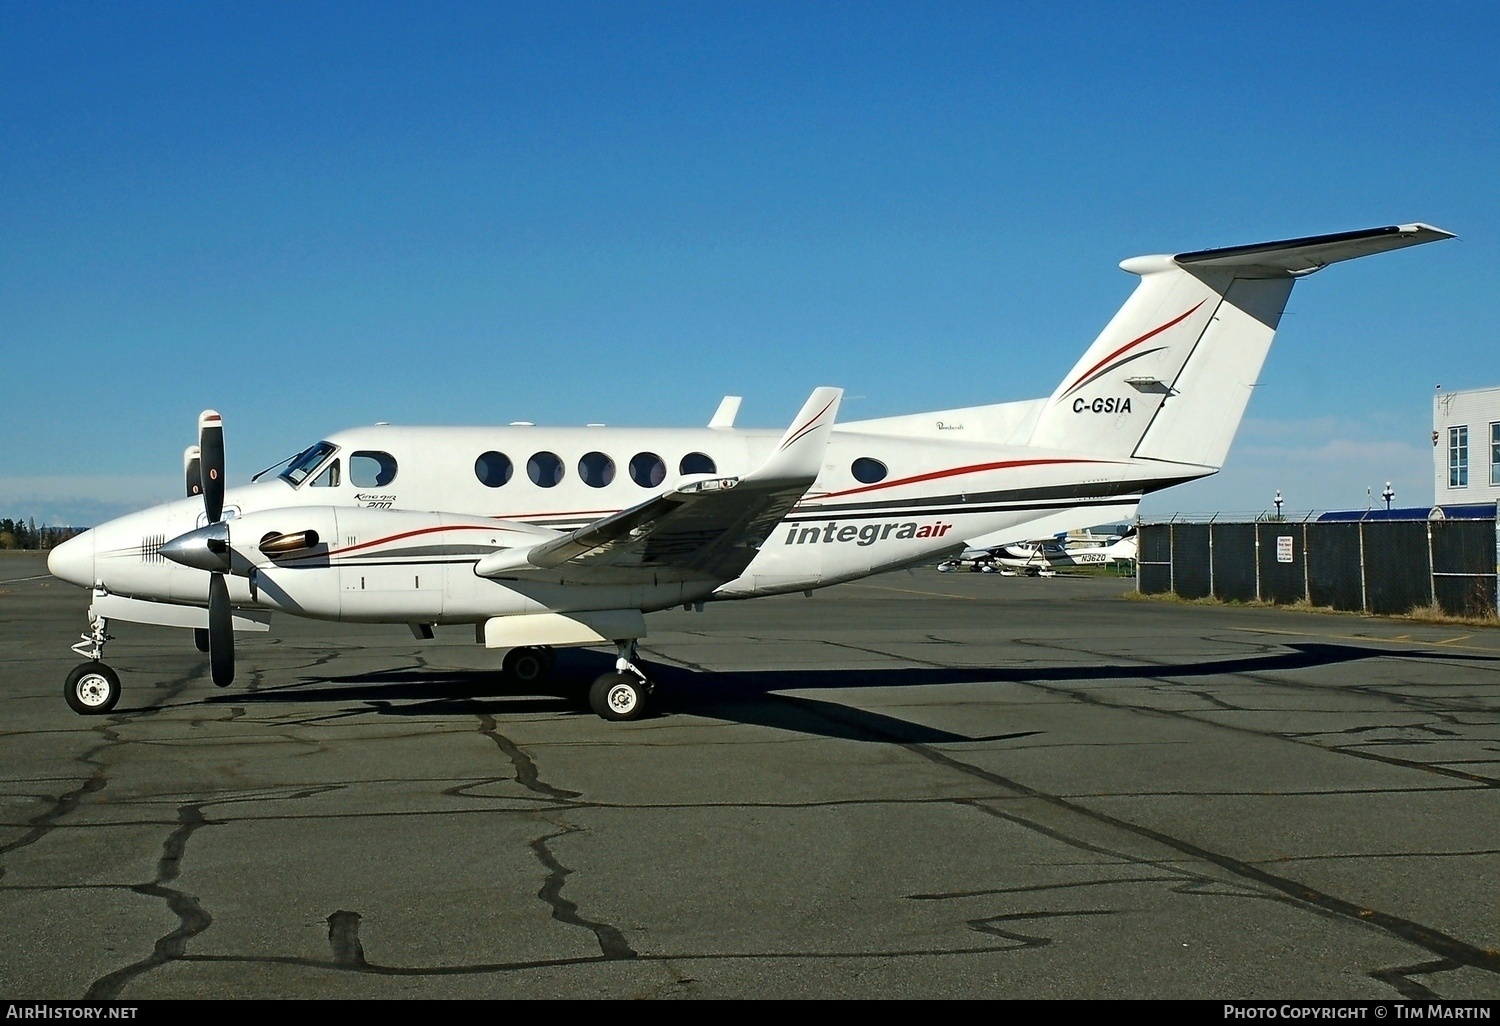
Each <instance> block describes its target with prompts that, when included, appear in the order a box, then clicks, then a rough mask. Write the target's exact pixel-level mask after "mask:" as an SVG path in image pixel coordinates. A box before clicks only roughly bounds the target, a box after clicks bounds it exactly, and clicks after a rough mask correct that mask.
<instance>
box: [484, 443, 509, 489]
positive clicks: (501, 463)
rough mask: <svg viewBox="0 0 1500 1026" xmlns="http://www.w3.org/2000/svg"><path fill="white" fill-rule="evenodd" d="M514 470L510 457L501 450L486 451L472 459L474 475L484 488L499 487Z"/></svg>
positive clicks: (507, 479)
mask: <svg viewBox="0 0 1500 1026" xmlns="http://www.w3.org/2000/svg"><path fill="white" fill-rule="evenodd" d="M514 471H515V467H513V466H512V465H511V462H510V457H509V456H507V455H505V453H503V452H487V453H485V454H484V455H483V456H480V457H479V459H477V460H475V461H474V476H475V477H477V478H479V483H480V484H482V485H484V486H485V487H486V488H499V487H500V486H501V485H503V484H505V483H506V482H507V481H509V480H510V476H511V474H512V473H513V472H514Z"/></svg>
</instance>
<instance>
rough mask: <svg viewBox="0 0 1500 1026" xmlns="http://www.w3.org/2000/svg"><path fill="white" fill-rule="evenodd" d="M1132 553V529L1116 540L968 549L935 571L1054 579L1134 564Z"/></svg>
mask: <svg viewBox="0 0 1500 1026" xmlns="http://www.w3.org/2000/svg"><path fill="white" fill-rule="evenodd" d="M1136 549H1137V543H1136V536H1135V529H1134V528H1131V529H1130V530H1129V531H1127V532H1126V533H1124V534H1122V535H1120V536H1119V537H1116V538H1101V539H1098V540H1089V539H1086V538H1085V539H1077V538H1069V537H1068V536H1067V535H1062V536H1060V537H1057V538H1043V539H1040V540H1037V541H1024V542H1012V543H1010V544H1009V545H996V546H993V547H990V548H977V547H974V546H972V545H971V546H970V547H969V548H966V549H964V550H963V551H962V552H961V553H959V554H958V555H957V556H953V557H952V558H950V559H946V560H944V561H943V562H941V563H939V564H938V569H939V570H940V571H942V572H944V573H951V572H952V571H954V570H973V571H977V572H979V573H987V574H993V573H999V574H1004V575H1006V576H1007V577H1014V576H1016V574H1018V573H1024V574H1027V575H1028V576H1033V577H1035V576H1040V577H1055V576H1056V575H1057V571H1058V570H1059V569H1068V568H1074V567H1086V566H1108V565H1110V564H1111V563H1134V562H1135V559H1136Z"/></svg>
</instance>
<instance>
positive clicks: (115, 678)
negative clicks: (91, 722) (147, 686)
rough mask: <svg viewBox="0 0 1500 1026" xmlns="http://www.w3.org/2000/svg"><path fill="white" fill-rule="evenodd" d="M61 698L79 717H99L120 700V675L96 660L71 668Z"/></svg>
mask: <svg viewBox="0 0 1500 1026" xmlns="http://www.w3.org/2000/svg"><path fill="white" fill-rule="evenodd" d="M63 697H64V698H66V699H67V700H68V706H69V707H70V708H71V709H72V710H73V711H74V712H76V713H77V714H78V715H80V716H101V715H103V714H104V713H107V712H109V711H110V710H111V709H113V708H114V707H115V703H116V702H118V701H119V700H120V675H119V674H117V673H116V672H115V671H114V670H112V669H110V668H109V667H108V666H105V665H104V664H103V663H101V662H99V661H98V660H94V661H91V662H87V663H84V664H83V665H81V666H76V667H74V668H73V672H72V673H70V674H68V681H67V683H66V684H64V685H63Z"/></svg>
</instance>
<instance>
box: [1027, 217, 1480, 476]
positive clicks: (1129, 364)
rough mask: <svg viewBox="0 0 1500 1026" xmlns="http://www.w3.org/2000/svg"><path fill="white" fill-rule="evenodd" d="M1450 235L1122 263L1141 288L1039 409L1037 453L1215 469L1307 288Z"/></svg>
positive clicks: (1326, 240)
mask: <svg viewBox="0 0 1500 1026" xmlns="http://www.w3.org/2000/svg"><path fill="white" fill-rule="evenodd" d="M1453 237H1454V236H1453V233H1451V232H1445V231H1443V230H1442V229H1440V228H1434V227H1432V226H1431V225H1426V224H1403V225H1388V226H1386V227H1384V228H1366V229H1363V230H1361V231H1354V232H1341V233H1339V234H1337V235H1313V236H1308V237H1307V238H1301V239H1285V240H1282V241H1280V242H1260V243H1256V244H1254V245H1249V246H1231V247H1228V248H1226V249H1205V250H1199V251H1197V252H1193V253H1178V254H1177V255H1175V256H1172V255H1168V254H1156V255H1155V256H1139V257H1132V258H1130V259H1129V260H1125V261H1122V262H1121V263H1120V267H1121V268H1122V269H1123V270H1126V271H1129V272H1130V273H1132V274H1137V275H1139V276H1140V279H1141V280H1140V283H1139V284H1138V285H1137V286H1136V288H1135V291H1134V292H1133V293H1131V295H1130V298H1129V299H1128V300H1126V301H1125V305H1124V306H1122V307H1121V308H1120V310H1119V312H1118V313H1116V314H1115V316H1114V318H1113V319H1111V320H1110V322H1109V324H1107V325H1106V326H1105V328H1104V331H1103V332H1101V333H1100V335H1099V337H1098V338H1097V339H1095V340H1094V344H1093V345H1092V346H1090V347H1089V348H1088V350H1087V351H1086V352H1085V353H1084V355H1083V358H1082V359H1080V360H1079V361H1078V363H1077V364H1076V365H1075V366H1074V368H1073V369H1072V370H1071V371H1069V372H1068V376H1067V377H1065V378H1064V379H1063V381H1062V384H1060V385H1058V387H1057V390H1056V391H1054V392H1053V393H1052V396H1051V398H1049V399H1048V400H1047V403H1046V405H1044V406H1043V407H1042V410H1041V413H1040V414H1039V415H1038V416H1037V420H1036V426H1035V427H1034V428H1033V430H1032V433H1031V444H1032V445H1034V446H1038V447H1041V448H1047V449H1063V450H1067V451H1069V452H1085V453H1097V454H1100V455H1108V456H1133V457H1136V458H1138V459H1151V460H1160V461H1162V462H1169V463H1180V464H1184V465H1186V466H1190V467H1193V468H1201V469H1198V470H1197V472H1198V473H1209V472H1211V471H1213V470H1216V469H1217V468H1219V467H1221V466H1223V465H1224V460H1225V458H1226V456H1227V455H1228V452H1229V445H1230V442H1231V441H1232V440H1233V438H1234V435H1235V431H1236V430H1237V429H1238V427H1239V424H1240V419H1241V418H1242V416H1243V415H1244V412H1245V407H1246V404H1247V403H1248V402H1249V401H1250V393H1251V391H1252V389H1254V387H1255V384H1256V381H1257V380H1258V379H1259V376H1260V369H1261V366H1262V364H1263V363H1264V362H1265V358H1266V354H1267V352H1268V351H1269V350H1270V348H1271V341H1272V339H1273V338H1274V336H1275V334H1276V328H1277V326H1278V325H1279V324H1280V323H1281V315H1282V312H1283V311H1284V310H1285V309H1286V303H1287V299H1288V297H1289V296H1290V295H1291V291H1292V286H1293V285H1294V284H1295V282H1296V281H1297V279H1298V278H1301V277H1303V276H1304V275H1307V274H1311V273H1312V272H1313V271H1316V270H1318V269H1319V268H1322V267H1326V266H1327V265H1328V264H1331V263H1336V262H1338V261H1340V260H1353V259H1354V258H1356V257H1362V256H1371V255H1373V254H1376V253H1384V252H1387V251H1389V250H1395V249H1404V248H1405V247H1407V246H1417V245H1421V244H1422V243H1425V242H1437V241H1439V240H1441V239H1451V238H1453Z"/></svg>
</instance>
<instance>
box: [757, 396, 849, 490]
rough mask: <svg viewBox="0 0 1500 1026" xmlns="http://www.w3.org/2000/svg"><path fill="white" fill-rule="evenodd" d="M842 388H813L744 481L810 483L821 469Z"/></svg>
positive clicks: (841, 397)
mask: <svg viewBox="0 0 1500 1026" xmlns="http://www.w3.org/2000/svg"><path fill="white" fill-rule="evenodd" d="M843 398H844V390H843V389H842V388H828V387H826V386H825V387H823V388H815V389H813V394H812V395H810V396H808V399H807V402H805V403H803V404H802V409H801V411H800V412H798V414H797V416H796V417H795V418H793V420H792V426H791V427H789V428H787V429H786V434H784V435H782V436H781V441H780V442H778V443H776V449H775V451H774V452H772V453H771V458H770V459H768V460H766V462H765V463H763V464H761V465H760V467H758V468H757V469H756V470H755V471H754V472H752V473H751V474H749V475H748V476H747V477H746V478H745V480H746V481H751V480H754V481H757V482H759V481H780V480H788V481H794V480H797V481H800V480H806V481H807V483H808V484H812V482H813V481H814V480H816V479H817V476H818V472H819V471H821V470H822V469H823V452H824V450H826V449H827V448H828V436H829V434H830V433H831V432H832V431H833V422H834V420H835V419H836V418H837V417H838V412H839V401H840V400H841V399H843Z"/></svg>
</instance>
